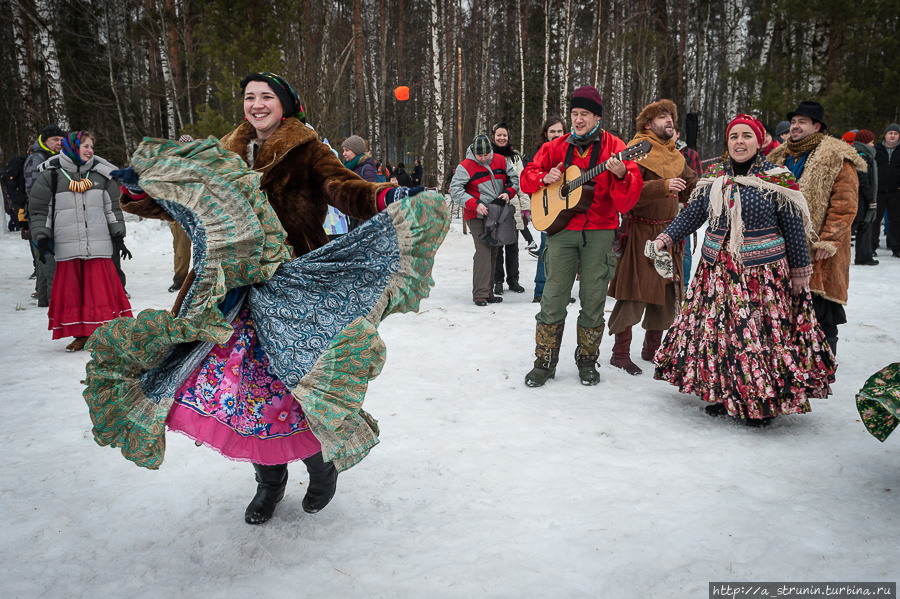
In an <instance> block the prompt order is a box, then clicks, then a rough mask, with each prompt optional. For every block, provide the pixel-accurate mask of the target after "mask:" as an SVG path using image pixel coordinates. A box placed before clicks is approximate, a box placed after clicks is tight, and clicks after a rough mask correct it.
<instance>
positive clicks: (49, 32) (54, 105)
mask: <svg viewBox="0 0 900 599" xmlns="http://www.w3.org/2000/svg"><path fill="white" fill-rule="evenodd" d="M34 8H35V11H36V12H37V15H38V18H39V19H40V21H39V23H40V24H39V26H38V37H39V39H40V43H41V49H42V50H43V54H44V63H45V68H44V75H45V81H44V83H45V85H46V86H47V96H48V97H49V98H50V113H51V114H52V115H53V119H54V120H55V121H56V124H57V125H59V127H60V129H62V130H63V131H68V130H69V117H68V115H67V113H66V101H65V99H64V98H63V89H62V73H61V72H60V68H59V54H58V53H57V50H56V34H55V33H54V31H53V14H54V8H55V4H54V3H52V2H50V0H35V1H34Z"/></svg>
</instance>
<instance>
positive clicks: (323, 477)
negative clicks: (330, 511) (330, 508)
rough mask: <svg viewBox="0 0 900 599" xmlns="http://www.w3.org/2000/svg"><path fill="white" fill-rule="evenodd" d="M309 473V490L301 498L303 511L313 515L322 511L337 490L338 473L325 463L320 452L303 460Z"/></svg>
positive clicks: (331, 465) (329, 463) (332, 465)
mask: <svg viewBox="0 0 900 599" xmlns="http://www.w3.org/2000/svg"><path fill="white" fill-rule="evenodd" d="M303 463H304V464H306V470H307V472H309V488H308V489H307V490H306V497H304V498H303V511H304V512H306V513H307V514H315V513H316V512H318V511H319V510H321V509H324V507H325V506H326V505H328V502H330V501H331V498H332V497H334V492H335V491H336V490H337V478H338V471H337V468H335V467H334V464H333V463H331V462H327V463H326V462H325V460H324V459H323V458H322V452H321V451H320V452H319V453H317V454H316V455H314V456H310V457H308V458H306V459H305V460H303Z"/></svg>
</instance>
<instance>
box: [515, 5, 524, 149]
mask: <svg viewBox="0 0 900 599" xmlns="http://www.w3.org/2000/svg"><path fill="white" fill-rule="evenodd" d="M516 23H517V24H518V26H519V36H518V37H519V83H520V84H521V85H520V87H521V91H522V93H521V99H520V101H521V105H522V117H521V119H520V120H519V144H518V145H519V149H520V150H522V151H525V145H524V144H525V35H524V33H523V32H522V0H516Z"/></svg>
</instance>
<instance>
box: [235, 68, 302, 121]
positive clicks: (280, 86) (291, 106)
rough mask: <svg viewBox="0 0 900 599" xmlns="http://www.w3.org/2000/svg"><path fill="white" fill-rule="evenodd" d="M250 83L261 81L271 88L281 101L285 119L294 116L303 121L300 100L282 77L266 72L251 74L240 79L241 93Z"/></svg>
mask: <svg viewBox="0 0 900 599" xmlns="http://www.w3.org/2000/svg"><path fill="white" fill-rule="evenodd" d="M251 81H262V82H263V83H267V84H268V85H269V87H271V88H272V91H273V92H275V95H276V96H278V99H279V100H280V101H281V109H282V111H283V112H284V116H285V118H287V117H292V116H295V117H297V118H298V119H300V120H301V121H304V119H305V118H306V115H305V114H304V112H303V106H302V105H301V104H300V99H299V98H298V97H297V93H296V92H295V91H294V88H292V87H291V86H290V84H289V83H288V82H287V81H285V80H284V78H283V77H281V76H279V75H276V74H275V73H269V72H268V71H266V72H262V73H251V74H250V75H247V76H246V77H244V78H243V79H241V92H242V93H243V91H244V90H245V89H247V84H248V83H250V82H251ZM304 122H305V121H304Z"/></svg>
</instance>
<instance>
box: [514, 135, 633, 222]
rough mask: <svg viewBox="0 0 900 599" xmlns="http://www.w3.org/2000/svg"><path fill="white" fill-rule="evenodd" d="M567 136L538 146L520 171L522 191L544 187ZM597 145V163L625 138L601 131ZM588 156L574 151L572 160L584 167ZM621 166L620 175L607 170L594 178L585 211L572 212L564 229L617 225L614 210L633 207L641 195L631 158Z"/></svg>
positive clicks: (622, 146) (620, 146) (620, 147)
mask: <svg viewBox="0 0 900 599" xmlns="http://www.w3.org/2000/svg"><path fill="white" fill-rule="evenodd" d="M570 137H571V134H566V135H563V136H562V137H558V138H556V139H554V140H553V141H549V142H547V143H545V144H544V145H543V146H541V149H540V150H538V153H537V154H536V155H535V156H534V158H533V159H532V161H531V162H530V163H529V164H528V166H526V167H525V169H524V170H523V171H522V174H521V175H520V182H521V187H522V191H523V192H525V193H527V194H532V193H534V192H536V191H537V190H538V189H540V188H541V187H544V183H543V178H544V175H546V174H547V173H548V172H550V169H552V168H553V167H555V166H557V165H558V164H559V163H560V162H563V161H564V160H565V158H566V152H567V151H568V149H569V145H570V144H569V138H570ZM600 147H601V150H600V160H599V162H598V164H599V163H601V162H603V161H605V160H606V159H608V158H609V157H610V156H612V155H613V154H617V153H619V152H621V151H622V150H624V149H625V142H623V141H622V140H621V139H619V138H618V137H616V136H614V135H611V134H609V133H607V132H605V131H604V132H603V137H602V138H601V146H600ZM576 150H577V148H576ZM590 160H591V154H590V152H588V153H587V154H586V155H584V156H582V155H581V154H579V153H578V152H577V151H576V152H575V155H574V158H573V159H572V164H574V165H575V166H578V167H581V169H582V170H586V169H587V168H588V166H590ZM566 166H571V165H566ZM625 168H626V169H627V170H628V172H627V173H626V174H625V177H624V178H623V179H619V178H618V177H616V176H615V175H614V174H612V173H611V172H609V171H604V172H602V173H600V174H599V175H598V176H597V177H596V178H595V179H594V182H595V184H596V187H595V188H594V203H593V204H591V207H590V208H588V211H587V212H586V213H585V214H576V215H575V216H573V217H572V220H570V221H569V224H568V225H566V229H570V230H572V231H581V230H582V229H615V228H616V227H618V226H619V214H618V213H620V212H621V213H625V212H628V211H629V210H631V209H632V208H633V207H634V205H635V204H636V203H637V201H638V198H640V197H641V189H642V188H643V186H644V180H643V178H642V177H641V173H640V172H639V171H638V167H637V164H636V163H635V162H634V161H631V160H628V161H626V162H625Z"/></svg>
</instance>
